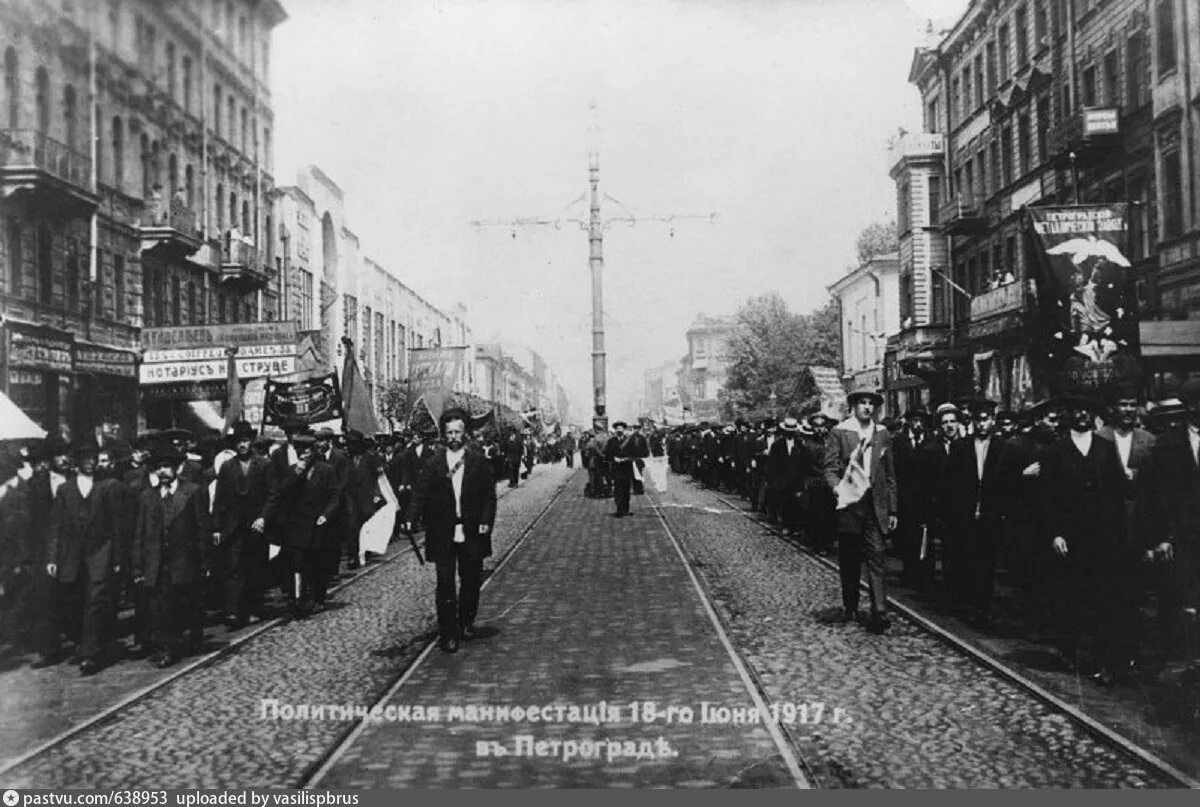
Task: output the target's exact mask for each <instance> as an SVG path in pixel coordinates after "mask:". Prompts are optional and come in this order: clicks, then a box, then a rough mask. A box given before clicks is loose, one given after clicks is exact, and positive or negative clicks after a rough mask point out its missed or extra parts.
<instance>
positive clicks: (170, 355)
mask: <svg viewBox="0 0 1200 807" xmlns="http://www.w3.org/2000/svg"><path fill="white" fill-rule="evenodd" d="M226 350H227V348H225V347H187V348H172V349H167V350H147V351H146V352H145V353H144V354H142V361H144V362H148V363H152V364H153V363H157V362H180V361H212V360H213V359H217V360H220V361H224V360H225V359H226V354H225V351H226ZM295 354H296V345H295V343H291V344H270V345H240V346H239V347H238V352H237V357H238V358H239V359H250V358H255V359H262V358H276V357H280V356H294V355H295Z"/></svg>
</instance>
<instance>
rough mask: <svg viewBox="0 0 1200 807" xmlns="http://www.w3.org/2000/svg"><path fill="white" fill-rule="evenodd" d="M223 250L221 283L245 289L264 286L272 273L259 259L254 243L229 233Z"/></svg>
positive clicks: (253, 289)
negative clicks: (231, 235)
mask: <svg viewBox="0 0 1200 807" xmlns="http://www.w3.org/2000/svg"><path fill="white" fill-rule="evenodd" d="M223 246H224V248H223V249H222V250H221V283H222V284H225V285H228V286H233V287H236V288H238V289H240V290H243V291H257V290H258V289H261V288H264V287H265V286H266V285H267V282H268V280H270V275H269V274H268V273H267V271H266V269H265V267H264V266H263V265H262V264H261V263H260V262H259V260H258V250H257V249H255V247H254V245H253V244H250V243H247V242H246V241H242V240H239V239H236V238H231V237H230V235H229V234H228V233H227V234H226V235H225V239H224V244H223Z"/></svg>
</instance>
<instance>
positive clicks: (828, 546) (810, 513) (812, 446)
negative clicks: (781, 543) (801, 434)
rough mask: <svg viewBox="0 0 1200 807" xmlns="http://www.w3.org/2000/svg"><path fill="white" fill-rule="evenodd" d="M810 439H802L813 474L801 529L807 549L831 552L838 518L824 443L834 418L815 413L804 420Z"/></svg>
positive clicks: (809, 481)
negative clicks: (826, 471)
mask: <svg viewBox="0 0 1200 807" xmlns="http://www.w3.org/2000/svg"><path fill="white" fill-rule="evenodd" d="M805 423H806V424H807V425H808V427H809V429H811V430H812V436H811V437H805V438H804V444H805V445H806V446H808V450H809V453H810V454H812V462H813V471H812V473H811V474H810V475H809V478H808V488H807V490H806V494H807V499H808V501H807V503H806V504H807V507H806V508H805V510H806V512H805V523H804V530H805V532H806V533H807V535H806V538H807V540H808V545H809V547H810V548H811V549H812V550H813V551H814V552H818V553H821V554H824V553H826V552H829V551H830V550H832V549H833V545H834V543H835V542H836V541H837V518H836V515H835V505H836V502H835V501H834V496H833V490H832V489H831V488H830V487H829V485H828V484H826V482H825V441H826V440H827V439H828V437H829V429H830V427H831V426H833V425H835V423H834V420H833V418H831V417H829V416H828V415H825V414H822V413H821V412H817V413H816V414H813V415H809V416H808V418H807V419H806V420H805Z"/></svg>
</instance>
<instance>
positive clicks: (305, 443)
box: [268, 433, 343, 617]
mask: <svg viewBox="0 0 1200 807" xmlns="http://www.w3.org/2000/svg"><path fill="white" fill-rule="evenodd" d="M290 447H291V449H292V450H293V451H294V453H295V456H296V460H295V462H289V463H287V464H286V465H285V466H284V468H283V470H282V471H280V473H279V475H278V476H277V477H276V481H275V484H274V485H272V487H271V489H270V502H269V504H268V508H269V511H270V513H271V514H272V516H273V520H274V521H275V522H276V526H275V527H274V528H273V529H272V535H273V537H274V540H275V541H276V542H278V543H279V545H280V546H281V547H282V550H283V555H284V563H285V564H286V567H287V570H288V577H287V581H286V584H285V588H286V594H287V598H288V607H289V610H290V611H291V612H292V614H293V615H294V616H298V617H304V616H308V615H309V614H312V613H314V612H317V611H321V610H324V608H325V598H326V595H327V593H328V588H329V580H330V568H329V558H328V554H329V549H328V547H329V546H330V545H332V546H333V547H334V548H335V549H336V547H337V543H336V539H334V538H329V537H327V536H326V532H327V531H328V530H329V529H330V526H331V525H332V524H333V523H334V521H333V520H334V518H335V516H336V514H337V513H338V511H339V509H340V508H341V505H342V493H343V490H342V489H341V488H339V487H338V484H337V479H336V477H335V474H334V471H333V468H332V467H330V465H329V463H327V462H326V461H325V460H324V459H323V458H322V457H321V455H320V454H319V453H318V452H317V440H316V437H315V436H313V435H309V434H303V433H297V434H295V435H293V436H292V439H291V446H290ZM285 456H286V455H285Z"/></svg>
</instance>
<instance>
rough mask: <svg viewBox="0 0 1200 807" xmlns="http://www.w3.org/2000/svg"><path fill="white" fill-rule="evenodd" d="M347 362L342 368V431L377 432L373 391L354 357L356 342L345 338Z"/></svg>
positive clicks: (377, 423) (377, 425)
mask: <svg viewBox="0 0 1200 807" xmlns="http://www.w3.org/2000/svg"><path fill="white" fill-rule="evenodd" d="M342 341H343V344H344V345H345V348H346V362H345V364H344V365H343V368H342V431H346V430H347V429H358V430H359V431H360V432H362V433H363V434H376V433H377V432H378V431H379V422H378V421H377V420H376V419H375V406H374V405H373V404H372V403H371V391H370V390H369V389H367V382H366V380H364V379H363V376H362V372H361V371H360V370H359V369H358V361H357V360H356V359H355V358H354V343H353V342H352V341H350V340H349V339H343V340H342Z"/></svg>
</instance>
